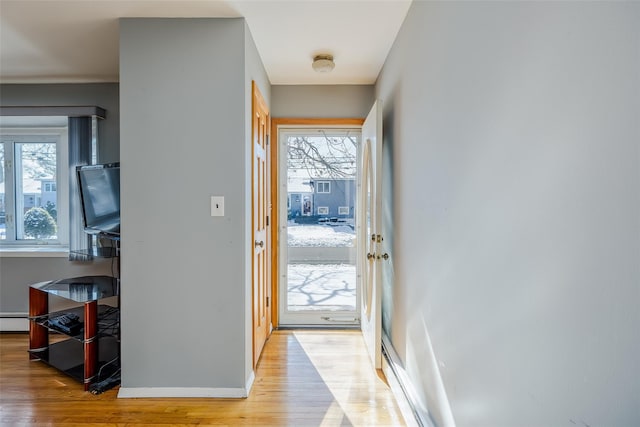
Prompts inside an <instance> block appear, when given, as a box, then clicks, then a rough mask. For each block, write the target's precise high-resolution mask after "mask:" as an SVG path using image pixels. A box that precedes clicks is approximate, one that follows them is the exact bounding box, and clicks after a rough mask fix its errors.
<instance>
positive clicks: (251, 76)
mask: <svg viewBox="0 0 640 427" xmlns="http://www.w3.org/2000/svg"><path fill="white" fill-rule="evenodd" d="M244 48H245V57H244V59H245V87H244V90H245V92H244V93H245V96H244V119H245V122H244V126H245V128H244V129H245V144H244V148H245V152H244V174H245V175H244V176H245V178H244V179H245V181H244V210H243V212H244V214H245V223H244V225H245V228H244V239H245V244H249V246H248V247H247V249H246V253H247V255H248V256H247V257H245V263H244V277H245V294H244V296H243V298H244V310H245V329H244V333H245V336H244V338H245V353H244V354H245V382H248V381H249V380H250V378H249V377H250V376H251V375H252V374H253V309H252V295H253V289H252V284H253V282H252V275H251V263H252V261H253V255H252V254H253V242H252V241H251V233H252V231H251V229H252V216H251V206H252V204H251V184H252V183H251V170H252V165H253V162H252V160H253V159H252V157H251V156H252V152H251V146H252V141H251V138H252V134H251V127H252V125H253V120H252V116H251V115H252V110H251V109H252V99H253V98H252V96H253V89H252V85H251V82H252V81H255V82H256V84H257V86H258V89H259V90H260V93H261V94H262V96H263V98H264V100H265V102H266V103H267V105H268V106H269V104H270V102H271V83H270V82H269V77H268V76H267V72H266V70H265V69H264V65H263V64H262V59H261V58H260V54H259V53H258V49H257V48H256V45H255V42H254V40H253V37H252V36H251V32H250V31H249V27H248V26H247V24H246V21H245V26H244ZM276 146H277V145H275V144H272V145H271V147H274V148H275V147H276Z"/></svg>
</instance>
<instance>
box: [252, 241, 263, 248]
mask: <svg viewBox="0 0 640 427" xmlns="http://www.w3.org/2000/svg"><path fill="white" fill-rule="evenodd" d="M254 245H255V247H256V248H257V247H258V246H260V247H261V248H262V247H264V241H262V240H260V241H258V240H256V241H255V243H254Z"/></svg>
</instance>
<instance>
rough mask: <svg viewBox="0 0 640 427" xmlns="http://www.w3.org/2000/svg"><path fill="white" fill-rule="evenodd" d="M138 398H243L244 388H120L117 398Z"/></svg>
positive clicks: (244, 395)
mask: <svg viewBox="0 0 640 427" xmlns="http://www.w3.org/2000/svg"><path fill="white" fill-rule="evenodd" d="M138 397H218V398H244V397H247V390H246V389H244V388H208V387H120V390H119V391H118V398H124V399H127V398H138Z"/></svg>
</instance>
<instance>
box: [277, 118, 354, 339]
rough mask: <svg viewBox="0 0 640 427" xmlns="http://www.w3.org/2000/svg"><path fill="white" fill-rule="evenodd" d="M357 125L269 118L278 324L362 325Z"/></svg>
mask: <svg viewBox="0 0 640 427" xmlns="http://www.w3.org/2000/svg"><path fill="white" fill-rule="evenodd" d="M361 124H362V120H349V121H348V122H347V123H336V122H335V121H332V123H327V122H324V123H323V122H322V121H320V120H318V121H317V122H316V123H307V124H306V125H300V124H298V125H295V124H280V125H279V126H275V125H274V130H275V131H276V135H277V142H278V149H277V151H278V160H277V162H274V164H277V165H278V173H277V183H276V185H277V189H278V196H277V200H278V227H277V228H278V233H277V234H278V244H277V246H278V260H279V263H278V268H277V271H278V272H277V277H274V279H275V280H274V283H277V285H276V287H277V289H274V294H277V295H278V297H277V300H278V303H277V316H276V317H277V320H276V321H275V322H274V323H276V324H278V325H279V326H281V327H282V326H326V327H331V326H340V327H344V326H352V327H358V326H359V324H360V279H359V273H358V268H357V247H358V244H359V243H358V237H357V236H358V233H357V226H358V224H357V212H358V209H359V197H358V194H359V187H360V182H359V179H360V178H359V156H360V154H361V153H360V150H361ZM274 276H275V275H274Z"/></svg>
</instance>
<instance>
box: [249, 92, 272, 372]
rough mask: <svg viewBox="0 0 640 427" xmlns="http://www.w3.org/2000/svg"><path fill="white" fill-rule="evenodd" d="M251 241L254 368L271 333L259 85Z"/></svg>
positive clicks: (264, 120) (264, 118)
mask: <svg viewBox="0 0 640 427" xmlns="http://www.w3.org/2000/svg"><path fill="white" fill-rule="evenodd" d="M252 93H253V96H252V107H251V110H252V125H251V152H252V156H251V158H252V163H253V167H252V172H251V179H252V189H251V193H252V197H251V200H252V202H251V212H252V214H251V217H252V233H251V234H252V236H251V237H252V239H251V247H252V248H253V262H252V274H253V292H252V294H253V295H252V302H253V366H254V367H255V366H256V365H257V363H258V359H259V358H260V354H261V353H262V348H263V347H264V343H265V341H266V340H267V337H268V336H269V334H270V333H271V307H270V304H269V300H270V296H271V295H270V293H271V286H270V264H271V260H270V258H269V256H270V255H269V254H270V250H269V248H270V245H271V241H270V239H269V235H270V233H269V228H270V227H269V221H268V216H269V215H270V212H269V211H270V210H271V203H270V200H269V182H270V179H269V178H270V177H269V173H270V170H269V158H270V155H269V133H270V132H269V130H270V118H269V110H268V108H267V104H266V103H265V102H264V98H263V97H262V94H261V93H260V90H259V89H258V86H257V85H256V82H255V81H254V82H252Z"/></svg>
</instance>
